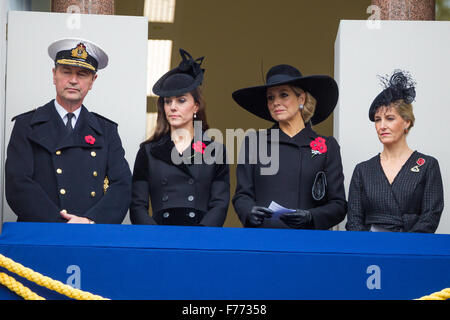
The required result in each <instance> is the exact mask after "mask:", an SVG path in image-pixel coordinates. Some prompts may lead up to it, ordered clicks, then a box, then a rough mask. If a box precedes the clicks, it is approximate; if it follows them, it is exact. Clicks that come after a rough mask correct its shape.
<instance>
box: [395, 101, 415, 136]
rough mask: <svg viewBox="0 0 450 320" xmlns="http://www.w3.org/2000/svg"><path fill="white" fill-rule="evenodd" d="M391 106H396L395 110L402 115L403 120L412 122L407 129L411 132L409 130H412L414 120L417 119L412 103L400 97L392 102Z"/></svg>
mask: <svg viewBox="0 0 450 320" xmlns="http://www.w3.org/2000/svg"><path fill="white" fill-rule="evenodd" d="M390 106H391V107H394V108H395V110H397V112H398V114H399V115H400V117H402V119H403V120H405V121H409V122H410V124H409V127H408V129H407V132H409V130H411V128H412V127H413V126H414V121H416V118H415V117H414V112H413V106H412V104H411V103H406V102H405V100H403V99H400V100H397V101H394V102H392V103H391V105H390Z"/></svg>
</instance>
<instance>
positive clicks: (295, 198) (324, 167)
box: [233, 125, 347, 229]
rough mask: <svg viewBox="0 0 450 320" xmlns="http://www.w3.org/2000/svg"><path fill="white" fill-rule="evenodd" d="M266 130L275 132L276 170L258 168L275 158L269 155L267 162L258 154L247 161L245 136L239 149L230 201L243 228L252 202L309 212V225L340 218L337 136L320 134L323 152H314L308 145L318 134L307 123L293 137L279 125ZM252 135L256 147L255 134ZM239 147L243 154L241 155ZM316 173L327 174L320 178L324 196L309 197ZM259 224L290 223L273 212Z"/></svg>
mask: <svg viewBox="0 0 450 320" xmlns="http://www.w3.org/2000/svg"><path fill="white" fill-rule="evenodd" d="M271 129H273V130H278V132H279V144H278V145H279V149H278V150H279V168H278V171H277V172H276V174H273V175H266V174H261V169H262V168H267V167H269V166H271V165H274V164H273V161H276V159H272V163H270V164H263V163H267V160H265V161H261V159H260V157H257V158H258V159H253V160H252V155H251V153H250V154H249V141H251V139H249V136H247V137H246V139H245V140H244V143H245V144H244V146H243V147H242V148H241V155H240V163H239V164H238V166H237V171H236V174H237V186H236V193H235V195H234V197H233V205H234V208H235V210H236V213H237V214H238V216H239V218H240V220H241V222H242V224H243V225H244V227H245V226H247V217H248V215H249V213H250V212H251V209H252V207H253V206H263V207H268V206H269V205H270V203H271V202H272V201H275V202H276V203H278V204H280V205H282V206H283V207H285V208H289V209H304V210H309V211H310V212H311V214H312V217H313V226H311V227H312V228H314V229H329V228H331V227H332V226H334V225H336V224H338V223H339V222H341V221H342V220H343V219H344V217H345V213H346V208H347V207H346V204H347V203H346V199H345V190H344V175H343V171H342V162H341V156H340V147H339V145H338V143H337V142H336V140H335V139H334V138H333V137H322V138H323V139H325V145H326V152H322V153H321V154H313V153H312V149H311V146H310V144H311V142H312V141H315V140H316V139H317V138H318V137H320V136H319V135H317V133H315V132H314V131H313V130H312V129H311V128H310V127H308V126H307V127H306V128H304V129H303V130H301V131H300V132H299V133H298V134H297V135H296V136H294V137H292V138H291V137H289V136H288V135H286V134H285V133H284V132H283V131H282V130H280V129H279V126H278V125H274V126H273V127H272V128H271ZM264 136H267V137H268V139H267V150H268V151H270V150H271V147H270V144H271V143H272V140H271V134H270V133H267V135H266V134H264ZM257 139H258V141H257V146H258V147H259V149H260V141H259V140H260V139H261V134H260V133H258V134H257ZM275 146H276V144H275ZM243 150H245V156H242V152H243ZM255 150H256V149H255ZM274 158H275V157H274ZM319 172H323V174H324V175H325V178H326V179H323V180H322V181H321V183H322V184H324V185H325V194H324V195H323V197H317V196H316V197H313V194H312V188H313V185H314V182H315V181H316V177H318V173H319ZM320 175H321V174H319V176H320ZM324 180H326V181H324ZM260 227H262V228H289V227H288V226H287V225H286V224H284V223H283V221H281V220H280V219H279V218H275V217H272V218H270V219H265V220H264V222H263V224H262V225H261V226H260Z"/></svg>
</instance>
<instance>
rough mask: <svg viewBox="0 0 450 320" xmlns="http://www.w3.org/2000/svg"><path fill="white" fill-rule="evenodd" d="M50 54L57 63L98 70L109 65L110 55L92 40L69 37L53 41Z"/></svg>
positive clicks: (49, 50) (49, 49)
mask: <svg viewBox="0 0 450 320" xmlns="http://www.w3.org/2000/svg"><path fill="white" fill-rule="evenodd" d="M48 55H49V56H50V58H51V59H52V60H53V61H55V63H56V64H62V65H70V66H75V67H81V68H86V69H89V70H92V71H94V72H96V71H97V70H100V69H103V68H105V67H106V66H107V65H108V60H109V59H108V55H107V54H106V52H105V51H104V50H103V49H102V48H101V47H100V46H99V45H97V44H95V43H94V42H92V41H89V40H85V39H79V38H68V39H61V40H57V41H55V42H53V43H52V44H51V45H50V46H49V47H48Z"/></svg>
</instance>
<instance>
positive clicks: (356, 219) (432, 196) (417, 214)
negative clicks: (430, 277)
mask: <svg viewBox="0 0 450 320" xmlns="http://www.w3.org/2000/svg"><path fill="white" fill-rule="evenodd" d="M419 158H422V159H424V160H425V163H424V164H423V165H422V166H418V165H417V163H416V162H417V161H418V159H419ZM416 166H417V168H418V170H415V169H413V170H411V169H412V168H414V167H416ZM348 197H349V198H348V213H347V224H346V228H347V230H354V231H368V230H370V227H371V226H372V225H375V226H378V227H381V228H384V229H387V230H390V231H404V232H430V233H433V232H435V231H436V229H437V227H438V225H439V220H440V217H441V214H442V211H443V209H444V193H443V187H442V178H441V172H440V169H439V163H438V161H437V160H436V159H435V158H433V157H431V156H427V155H424V154H422V153H419V152H417V151H415V152H413V154H412V155H411V156H410V158H409V159H408V160H407V161H406V162H405V164H404V165H403V167H402V168H401V170H400V171H399V172H398V174H397V176H396V177H395V179H394V181H393V182H392V184H390V183H389V181H388V179H387V177H386V175H385V174H384V171H383V168H382V166H381V163H380V156H379V155H377V156H375V157H373V158H372V159H370V160H368V161H364V162H362V163H360V164H358V165H357V166H356V167H355V170H354V172H353V176H352V181H351V183H350V190H349V195H348Z"/></svg>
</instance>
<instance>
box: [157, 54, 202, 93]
mask: <svg viewBox="0 0 450 320" xmlns="http://www.w3.org/2000/svg"><path fill="white" fill-rule="evenodd" d="M180 55H181V58H182V59H183V60H182V61H181V62H180V64H179V65H178V67H176V68H174V69H172V70H170V71H168V72H167V73H166V74H164V75H163V76H162V77H161V78H159V80H158V81H157V82H156V83H155V85H154V86H153V93H154V94H156V95H158V96H160V97H175V96H179V95H182V94H185V93H187V92H191V91H192V90H194V89H195V88H197V87H198V86H199V85H201V84H202V81H203V74H204V73H205V69H202V68H201V64H202V62H203V59H204V57H201V58H198V59H195V60H194V59H193V58H192V56H191V55H190V54H189V53H188V52H187V51H185V50H183V49H180Z"/></svg>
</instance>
